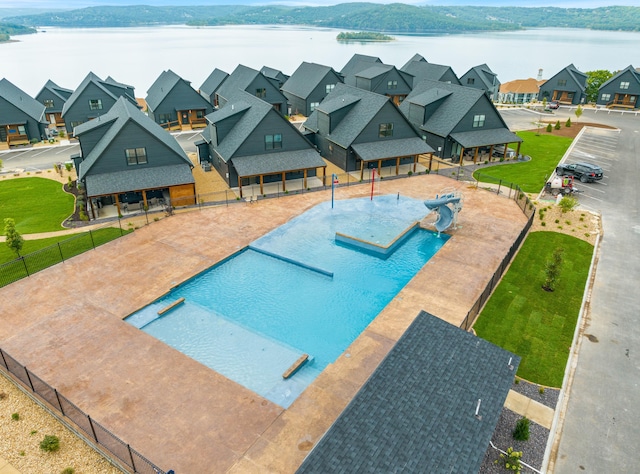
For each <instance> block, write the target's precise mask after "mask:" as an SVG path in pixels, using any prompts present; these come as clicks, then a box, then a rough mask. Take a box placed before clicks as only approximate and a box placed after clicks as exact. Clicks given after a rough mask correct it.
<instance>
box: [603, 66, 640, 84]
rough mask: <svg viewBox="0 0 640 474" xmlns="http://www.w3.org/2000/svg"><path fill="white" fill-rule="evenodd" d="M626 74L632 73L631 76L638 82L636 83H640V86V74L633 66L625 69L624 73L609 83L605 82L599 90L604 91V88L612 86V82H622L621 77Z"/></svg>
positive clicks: (614, 77) (616, 75)
mask: <svg viewBox="0 0 640 474" xmlns="http://www.w3.org/2000/svg"><path fill="white" fill-rule="evenodd" d="M626 72H630V73H631V76H632V77H633V78H634V79H635V80H636V82H638V83H639V84H640V72H638V71H637V70H636V69H635V68H634V67H633V66H631V65H630V66H627V67H626V68H624V69H623V70H622V71H620V72H618V73H617V74H615V75H614V76H613V77H612V78H611V79H609V80H608V81H607V82H605V83H604V84H602V85H601V86H600V87H599V89H603V88H604V87H606V86H608V85H609V84H611V83H612V82H616V81H618V80H620V76H622V75H623V74H624V73H626Z"/></svg>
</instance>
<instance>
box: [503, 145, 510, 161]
mask: <svg viewBox="0 0 640 474" xmlns="http://www.w3.org/2000/svg"><path fill="white" fill-rule="evenodd" d="M508 146H509V144H508V143H505V144H504V153H503V154H502V158H503V161H506V160H507V151H509V147H508Z"/></svg>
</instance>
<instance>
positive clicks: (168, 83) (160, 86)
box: [145, 69, 189, 110]
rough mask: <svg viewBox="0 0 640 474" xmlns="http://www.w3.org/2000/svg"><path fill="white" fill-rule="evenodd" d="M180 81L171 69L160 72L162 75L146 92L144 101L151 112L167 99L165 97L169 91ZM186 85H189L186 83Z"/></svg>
mask: <svg viewBox="0 0 640 474" xmlns="http://www.w3.org/2000/svg"><path fill="white" fill-rule="evenodd" d="M180 80H182V79H181V78H180V76H178V75H177V74H176V73H175V72H173V71H172V70H171V69H167V70H166V71H162V73H161V74H160V75H159V76H158V78H157V79H156V80H155V81H154V82H153V84H151V87H149V90H148V91H147V98H146V99H145V100H146V102H147V105H148V106H149V108H150V109H151V110H155V109H156V108H158V106H159V105H160V104H161V103H162V101H163V100H164V99H165V97H167V95H168V94H169V93H170V92H171V89H173V88H174V86H175V85H176V84H177V83H178V82H179V81H180ZM185 82H187V84H189V82H188V81H185Z"/></svg>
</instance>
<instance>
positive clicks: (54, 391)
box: [53, 388, 67, 416]
mask: <svg viewBox="0 0 640 474" xmlns="http://www.w3.org/2000/svg"><path fill="white" fill-rule="evenodd" d="M53 393H55V394H56V400H58V406H59V407H60V413H62V414H63V415H64V416H67V415H65V414H64V408H62V402H60V397H59V396H58V391H57V390H56V389H55V388H54V389H53Z"/></svg>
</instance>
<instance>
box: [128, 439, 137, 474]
mask: <svg viewBox="0 0 640 474" xmlns="http://www.w3.org/2000/svg"><path fill="white" fill-rule="evenodd" d="M127 450H128V451H129V457H130V458H131V467H132V468H133V472H138V471H137V470H136V463H135V462H134V461H133V453H132V452H131V446H129V445H128V444H127Z"/></svg>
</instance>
